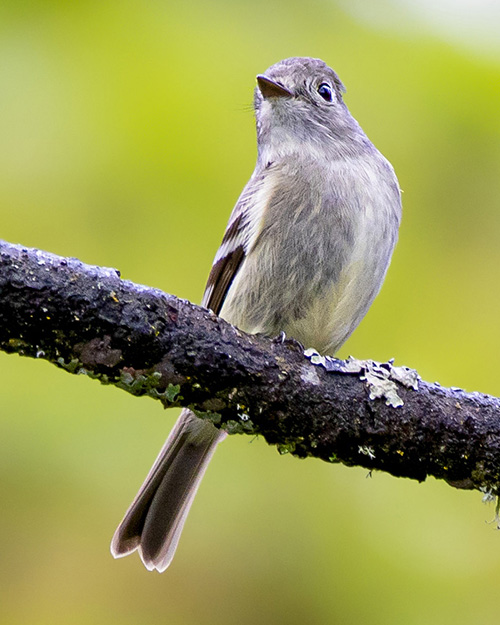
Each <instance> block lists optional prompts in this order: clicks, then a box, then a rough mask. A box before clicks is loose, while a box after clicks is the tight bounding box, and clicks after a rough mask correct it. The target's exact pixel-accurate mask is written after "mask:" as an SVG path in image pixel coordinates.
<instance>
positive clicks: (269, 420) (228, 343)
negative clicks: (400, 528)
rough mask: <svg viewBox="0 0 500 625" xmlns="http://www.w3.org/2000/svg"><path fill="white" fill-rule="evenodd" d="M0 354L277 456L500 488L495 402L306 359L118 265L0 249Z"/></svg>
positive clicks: (383, 371)
mask: <svg viewBox="0 0 500 625" xmlns="http://www.w3.org/2000/svg"><path fill="white" fill-rule="evenodd" d="M0 349H2V350H3V351H5V352H9V353H17V354H20V355H23V356H31V357H33V358H43V359H45V360H48V361H50V362H52V363H53V364H55V365H56V366H58V367H60V368H62V369H65V370H66V371H68V372H70V373H74V374H86V375H88V376H90V377H93V378H96V379H98V380H100V381H101V382H103V383H105V384H114V385H115V386H118V387H120V388H122V389H124V390H126V391H128V392H130V393H132V394H134V395H148V396H150V397H153V398H156V399H159V400H160V401H161V402H162V403H163V404H164V406H166V407H168V406H187V407H189V408H191V409H193V410H194V411H195V412H196V413H197V414H198V415H199V416H200V417H203V418H208V419H211V420H212V421H213V422H214V423H215V424H216V425H218V426H220V427H224V428H226V429H227V430H228V431H229V432H230V433H247V434H252V435H255V434H259V435H262V436H263V437H264V438H265V439H266V440H267V441H268V443H270V444H272V445H276V446H277V447H278V450H279V451H280V452H282V453H286V452H289V453H292V454H294V455H296V456H299V457H307V456H312V457H316V458H321V459H323V460H326V461H328V462H342V463H344V464H346V465H359V466H363V467H366V468H368V469H370V470H375V469H378V470H382V471H386V472H388V473H390V474H392V475H395V476H402V477H409V478H413V479H416V480H420V481H422V480H424V479H425V478H426V477H427V476H428V475H432V476H434V477H436V478H440V479H445V480H446V481H448V482H449V483H450V484H452V485H454V486H456V487H459V488H476V489H480V490H482V491H484V492H488V493H492V494H497V491H498V484H499V482H500V400H499V399H497V398H494V397H490V396H487V395H483V394H479V393H466V392H464V391H462V390H460V389H446V388H443V387H441V386H439V385H437V384H429V383H427V382H423V381H421V380H419V379H418V376H416V374H415V372H412V371H411V370H409V369H406V368H404V367H394V366H393V364H392V363H383V364H380V363H373V362H371V361H355V360H352V361H339V360H336V359H328V360H325V359H322V358H320V357H319V356H317V355H315V354H312V355H311V354H308V357H307V356H305V355H304V351H303V350H302V348H301V346H299V345H298V344H296V343H294V342H293V341H287V340H282V339H269V338H266V337H261V336H249V335H247V334H244V333H243V332H240V331H239V330H238V329H236V328H234V327H233V326H231V325H229V324H228V323H226V322H225V321H223V320H222V319H220V318H219V317H217V316H215V315H214V314H213V313H211V312H210V311H207V310H205V309H203V308H200V307H199V306H195V305H194V304H191V303H190V302H187V301H183V300H180V299H178V298H176V297H174V296H172V295H167V294H165V293H163V292H161V291H159V290H156V289H152V288H148V287H144V286H140V285H137V284H134V283H132V282H128V281H126V280H122V279H121V278H120V274H119V272H118V271H116V270H114V269H106V268H102V267H94V266H90V265H85V264H83V263H81V262H80V261H78V260H76V259H71V258H62V257H59V256H55V255H53V254H49V253H47V252H42V251H39V250H35V249H27V248H23V247H21V246H17V245H12V244H8V243H2V242H0Z"/></svg>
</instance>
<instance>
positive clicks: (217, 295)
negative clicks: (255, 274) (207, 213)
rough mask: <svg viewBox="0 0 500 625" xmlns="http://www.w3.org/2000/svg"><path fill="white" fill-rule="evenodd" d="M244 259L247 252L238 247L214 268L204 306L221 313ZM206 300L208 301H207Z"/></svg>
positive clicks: (216, 263) (208, 283)
mask: <svg viewBox="0 0 500 625" xmlns="http://www.w3.org/2000/svg"><path fill="white" fill-rule="evenodd" d="M244 258H245V250H244V249H243V246H242V245H238V246H237V247H236V248H235V249H234V250H233V251H231V252H230V253H228V254H227V255H226V256H223V257H222V258H221V259H220V260H218V261H216V262H215V263H214V265H213V266H212V271H211V272H210V275H209V276H208V281H207V288H206V291H205V296H204V298H203V303H204V306H206V307H207V308H210V309H211V310H213V311H214V313H216V314H217V315H218V314H219V313H220V311H221V308H222V305H223V304H224V300H225V298H226V295H227V292H228V291H229V287H230V286H231V283H232V282H233V280H234V277H235V276H236V273H237V272H238V269H239V267H240V265H241V262H242V261H243V259H244ZM205 298H206V299H207V301H205Z"/></svg>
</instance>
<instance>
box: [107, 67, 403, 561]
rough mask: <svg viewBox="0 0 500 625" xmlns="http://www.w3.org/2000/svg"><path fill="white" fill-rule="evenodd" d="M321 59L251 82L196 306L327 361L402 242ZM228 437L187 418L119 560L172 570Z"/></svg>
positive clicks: (168, 446) (387, 171) (379, 167)
mask: <svg viewBox="0 0 500 625" xmlns="http://www.w3.org/2000/svg"><path fill="white" fill-rule="evenodd" d="M344 93H345V87H344V85H343V83H342V82H341V80H340V78H339V77H338V75H337V74H336V73H335V72H334V71H333V70H332V69H331V68H330V67H329V66H328V65H327V64H326V63H325V62H324V61H322V60H320V59H315V58H309V57H292V58H288V59H284V60H282V61H280V62H278V63H275V64H274V65H272V66H271V67H269V68H268V69H267V70H266V71H265V72H264V73H263V74H259V75H258V76H257V86H256V87H255V91H254V103H253V104H254V110H255V119H256V131H257V161H256V165H255V169H254V172H253V173H252V175H251V177H250V179H249V181H248V183H247V184H246V186H245V187H244V189H243V191H242V193H241V195H240V196H239V199H238V200H237V202H236V205H235V207H234V209H233V211H232V213H231V215H230V217H229V221H228V224H227V228H226V231H225V233H224V236H223V239H222V242H221V244H220V247H219V249H218V251H217V253H216V255H215V258H214V262H213V265H212V268H211V271H210V274H209V276H208V281H207V284H206V289H205V293H204V296H203V301H202V305H203V306H204V307H206V308H209V309H211V310H212V311H213V312H214V313H216V314H218V315H220V316H221V317H222V318H224V319H225V320H226V321H228V322H229V323H231V324H233V325H235V326H237V327H238V328H239V329H240V330H243V331H245V332H248V333H259V334H264V335H267V336H270V337H276V336H278V335H280V334H281V333H284V335H285V336H286V337H288V338H290V339H294V340H296V341H297V342H299V343H300V344H301V345H303V346H305V347H306V348H313V349H315V350H316V351H317V352H318V353H320V354H325V355H333V354H335V352H336V351H337V350H338V349H339V347H340V346H341V345H342V344H343V343H344V342H345V341H346V340H347V338H348V337H349V336H350V334H351V333H352V332H353V330H354V329H355V328H356V326H357V325H358V324H359V322H360V321H361V319H362V318H363V317H364V315H365V314H366V312H367V310H368V308H369V306H370V305H371V303H372V302H373V300H374V298H375V296H376V295H377V293H378V292H379V290H380V288H381V285H382V282H383V280H384V277H385V275H386V272H387V269H388V267H389V263H390V260H391V256H392V252H393V249H394V246H395V244H396V241H397V238H398V231H399V224H400V220H401V210H402V209H401V192H400V188H399V183H398V180H397V178H396V174H395V173H394V169H393V167H392V165H391V164H390V163H389V161H388V160H386V158H385V157H384V156H383V155H382V154H381V153H380V152H379V151H378V150H377V149H376V148H375V146H374V145H373V144H372V143H371V141H370V140H369V139H368V137H367V136H366V134H365V133H364V132H363V130H362V129H361V127H360V126H359V124H358V122H357V121H356V120H355V119H354V118H353V116H352V115H351V114H350V112H349V110H348V108H347V106H346V104H345V103H344V100H343V96H344ZM225 437H226V433H225V432H224V431H223V430H219V429H217V428H216V427H215V426H214V425H213V424H212V423H211V422H209V421H207V420H202V419H200V418H198V417H196V416H195V415H194V414H193V413H192V412H191V411H189V410H188V409H183V410H182V412H181V414H180V417H179V418H178V420H177V422H176V424H175V425H174V427H173V429H172V432H171V433H170V435H169V437H168V438H167V441H166V442H165V444H164V446H163V448H162V449H161V451H160V454H159V456H158V458H157V460H156V462H155V463H154V465H153V467H152V468H151V470H150V472H149V474H148V476H147V477H146V480H145V481H144V484H143V485H142V487H141V489H140V490H139V492H138V494H137V495H136V497H135V499H134V500H133V502H132V504H131V506H130V507H129V509H128V510H127V512H126V514H125V516H124V518H123V520H122V522H121V523H120V525H119V527H118V529H117V530H116V532H115V534H114V536H113V539H112V543H111V552H112V554H113V556H114V557H122V556H126V555H128V554H130V553H132V552H134V551H136V550H137V551H138V552H139V555H140V557H141V559H142V561H143V563H144V565H145V566H146V568H147V569H149V570H157V571H159V572H163V571H164V570H165V569H166V568H167V567H168V566H169V565H170V563H171V561H172V559H173V556H174V553H175V550H176V548H177V545H178V542H179V538H180V535H181V532H182V529H183V526H184V523H185V520H186V517H187V514H188V512H189V509H190V507H191V504H192V502H193V498H194V496H195V494H196V491H197V489H198V487H199V485H200V481H201V479H202V477H203V475H204V473H205V470H206V468H207V465H208V463H209V461H210V459H211V458H212V455H213V453H214V452H215V449H216V447H217V445H218V444H219V443H220V442H221V441H222V440H223V439H224V438H225Z"/></svg>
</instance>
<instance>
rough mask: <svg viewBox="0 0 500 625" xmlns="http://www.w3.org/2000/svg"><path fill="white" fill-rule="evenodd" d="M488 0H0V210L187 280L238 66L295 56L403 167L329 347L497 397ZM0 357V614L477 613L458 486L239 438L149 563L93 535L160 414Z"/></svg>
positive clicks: (239, 150)
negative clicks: (316, 60) (167, 548)
mask: <svg viewBox="0 0 500 625" xmlns="http://www.w3.org/2000/svg"><path fill="white" fill-rule="evenodd" d="M497 4H498V3H497ZM492 5H493V3H487V2H482V1H479V0H477V1H476V2H472V1H471V0H469V1H468V2H467V0H456V1H455V3H451V2H450V1H449V0H448V1H447V2H445V1H444V0H441V1H440V2H439V1H438V2H434V3H431V2H429V1H427V0H426V1H422V2H421V3H418V2H411V1H410V0H406V1H403V0H400V1H397V0H385V1H384V0H381V1H375V0H372V1H371V2H370V0H365V1H362V0H356V1H354V0H353V1H352V2H349V0H344V1H343V2H340V1H339V2H335V1H333V0H330V1H326V0H323V1H320V0H312V1H310V2H307V3H303V2H297V1H296V0H286V1H284V0H281V1H278V2H274V3H271V2H262V1H260V0H254V1H253V2H248V1H244V0H236V1H233V2H229V1H224V0H217V1H213V2H209V3H207V2H202V1H200V0H192V1H191V2H185V3H180V2H179V3H173V2H162V1H160V0H150V1H149V2H147V1H146V0H142V1H138V0H120V1H118V0H115V1H100V2H97V1H96V2H77V1H75V2H63V1H59V2H58V1H55V0H54V1H51V0H45V1H44V2H28V1H23V0H15V1H14V0H11V1H8V0H3V2H2V3H1V5H0V138H1V148H0V161H1V162H0V203H1V215H0V216H1V222H0V223H1V228H0V236H1V237H2V238H4V239H6V240H9V241H12V242H20V243H23V244H25V245H29V246H36V247H40V248H42V249H46V250H50V251H52V252H55V253H57V254H62V255H70V256H76V257H78V258H80V259H81V260H83V261H85V262H88V263H92V264H99V265H106V266H112V267H117V268H119V269H120V270H121V271H122V275H123V276H124V277H125V278H127V279H131V280H135V281H137V282H140V283H143V284H148V285H151V286H155V287H159V288H162V289H164V290H166V291H168V292H171V293H175V294H176V295H179V296H181V297H185V298H189V299H192V300H194V301H199V300H200V297H201V293H202V290H203V286H204V281H205V279H206V276H207V274H208V270H209V267H210V263H211V261H212V257H213V254H214V252H215V250H216V248H217V246H218V244H219V241H220V238H221V236H222V233H223V229H224V227H225V224H226V220H227V217H228V215H229V212H230V210H231V208H232V206H233V204H234V202H235V200H236V198H237V196H238V194H239V192H240V190H241V188H242V187H243V185H244V184H245V182H246V180H247V179H248V177H249V175H250V173H251V171H252V169H253V165H254V160H255V136H254V123H253V118H252V112H251V107H250V105H251V101H252V90H253V87H254V84H255V82H254V80H255V75H256V74H257V73H259V72H262V71H263V70H265V69H266V67H268V66H269V65H270V64H272V63H274V62H276V61H278V60H280V59H281V58H284V57H287V56H292V55H308V56H318V57H321V58H323V59H324V60H326V61H327V62H328V63H329V64H330V65H332V66H333V67H334V68H335V69H336V70H337V72H338V73H339V74H340V76H341V78H342V80H343V81H344V82H345V84H346V85H347V88H348V92H347V95H346V102H347V103H348V105H349V107H350V109H351V111H352V113H353V114H354V115H355V117H356V118H357V119H358V120H359V121H360V123H361V124H362V126H363V128H364V129H365V131H366V132H367V134H368V135H369V136H370V138H371V139H372V140H373V141H374V143H375V144H376V145H377V147H379V149H380V150H381V151H382V152H383V153H384V154H385V155H386V156H387V157H388V158H389V159H390V160H391V161H392V163H393V164H394V166H395V169H396V171H397V173H398V176H399V179H400V183H401V186H402V188H403V190H404V196H403V201H404V219H403V224H402V228H401V235H400V242H399V245H398V248H397V250H396V253H395V255H394V259H393V263H392V266H391V269H390V271H389V274H388V277H387V280H386V283H385V286H384V288H383V289H382V293H381V295H380V296H379V297H378V299H377V301H376V303H375V304H374V306H373V307H372V309H371V311H370V312H369V314H368V316H367V318H366V319H365V321H363V323H362V324H361V326H360V328H359V329H358V330H357V331H356V332H355V334H354V336H353V337H352V338H351V339H350V340H349V342H348V343H347V344H346V345H345V347H344V348H343V349H342V352H341V354H342V355H347V354H353V355H355V356H357V357H361V358H365V357H371V358H375V359H379V360H383V359H387V358H389V357H395V358H396V361H397V363H399V364H406V365H410V366H412V367H415V368H417V369H418V371H419V372H420V374H421V375H422V377H423V378H425V379H428V380H431V381H433V380H439V381H440V382H441V383H442V384H445V385H454V386H461V387H465V388H466V389H468V390H479V391H483V392H486V393H491V394H494V395H500V379H499V375H500V374H499V367H498V364H499V352H500V328H499V324H498V321H499V309H500V291H499V288H498V285H499V282H500V245H499V241H500V211H499V206H500V200H499V197H500V121H499V120H500V46H499V45H498V41H497V38H498V32H499V29H500V13H499V12H498V10H497V9H495V7H493V6H492ZM457 15H458V17H457ZM492 32H493V33H496V36H495V37H492V36H491V35H492ZM0 372H1V380H2V384H1V396H0V499H1V502H2V504H1V514H0V554H1V555H0V558H1V560H0V622H1V623H2V625H3V623H5V624H9V625H10V624H12V625H15V624H23V625H25V624H26V623H30V624H31V623H34V624H42V623H43V624H45V623H47V624H51V625H55V624H59V623H61V624H62V623H68V622H71V623H74V624H80V623H82V624H83V623H85V624H86V623H96V624H101V623H102V624H114V623H120V624H121V623H123V624H127V625H128V624H132V623H134V624H135V623H138V624H141V625H149V624H150V623H151V624H152V623H169V625H176V624H182V625H188V624H190V623H208V624H212V623H213V624H223V625H224V624H226V623H227V624H233V623H238V624H243V625H246V624H250V623H252V624H254V623H263V624H268V623H278V624H280V623H287V624H289V625H294V624H295V623H297V624H299V623H301V624H302V623H308V624H323V623H327V624H330V623H342V624H346V625H350V624H351V623H352V624H357V623H364V624H367V625H375V624H393V623H395V624H396V623H397V624H401V623H404V624H405V625H413V624H420V623H426V624H430V625H433V624H438V623H439V624H440V625H446V624H448V623H450V624H451V623H453V624H454V625H461V624H469V623H477V622H492V621H493V619H496V618H498V588H499V584H500V533H499V532H497V531H495V529H494V528H495V526H494V524H488V523H487V522H488V521H491V519H492V518H493V516H494V509H493V507H492V506H489V507H488V506H485V505H483V504H482V503H481V496H480V494H479V493H475V492H474V493H470V492H461V491H456V490H453V489H452V488H450V487H449V486H446V485H444V484H442V483H438V482H435V481H433V480H429V481H428V482H427V483H425V484H417V483H414V482H410V481H407V480H398V479H394V478H391V477H389V476H386V475H382V474H374V475H373V476H372V477H371V479H367V472H366V470H363V469H348V468H345V467H342V466H329V465H327V464H324V463H321V462H320V461H316V460H306V461H299V460H296V459H294V458H292V457H280V456H279V455H278V454H277V453H276V451H275V450H274V449H273V448H270V447H268V446H267V445H266V444H265V442H263V441H262V440H254V441H251V440H250V439H249V438H247V437H233V438H230V439H229V440H228V441H227V442H226V443H224V445H222V446H221V447H220V448H219V451H218V453H217V454H216V456H215V458H214V461H213V463H212V465H211V467H210V470H209V472H208V474H207V476H206V478H205V480H204V483H203V485H202V488H201V489H200V492H199V495H198V497H197V500H196V503H195V505H194V507H193V510H192V512H191V515H190V517H189V520H188V522H187V526H186V530H185V533H184V535H183V538H182V540H181V543H180V547H179V550H178V553H177V557H176V559H175V560H174V563H173V566H172V567H171V569H169V570H168V571H167V572H166V573H164V574H163V575H158V574H153V573H148V572H147V571H146V570H145V569H144V568H143V567H142V565H141V564H140V562H139V559H138V558H137V557H135V556H134V557H130V558H126V559H124V560H119V561H115V560H113V559H112V557H111V556H110V554H109V541H110V539H111V536H112V534H113V531H114V529H115V527H116V525H117V523H118V522H119V521H120V519H121V517H122V515H123V513H124V512H125V509H126V507H127V506H128V504H129V503H130V501H131V499H132V497H133V496H134V494H135V492H136V490H137V488H138V487H139V486H140V484H141V482H142V480H143V478H144V477H145V475H146V472H147V471H148V469H149V467H150V465H151V463H152V462H153V460H154V458H155V456H156V453H157V451H158V450H159V448H160V446H161V445H162V443H163V441H164V439H165V437H166V435H167V433H168V430H169V428H170V427H171V425H172V424H173V422H174V418H175V416H176V415H175V414H174V412H173V411H172V412H168V413H165V412H164V411H163V410H162V409H161V407H160V405H159V404H158V403H156V402H152V401H148V400H145V399H142V400H141V399H136V398H133V397H131V396H128V395H126V394H125V393H123V392H121V391H118V390H116V389H114V388H109V387H104V386H100V385H99V384H98V383H96V382H92V381H90V380H88V379H86V378H85V379H84V378H78V377H74V376H70V375H66V374H65V373H63V372H62V371H60V370H57V369H55V368H54V367H51V366H50V365H48V364H47V363H45V362H41V361H31V360H28V359H22V358H19V357H17V356H7V355H5V354H0Z"/></svg>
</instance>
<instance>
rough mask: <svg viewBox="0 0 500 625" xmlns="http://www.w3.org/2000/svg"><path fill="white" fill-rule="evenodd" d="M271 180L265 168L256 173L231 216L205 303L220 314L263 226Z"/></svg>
mask: <svg viewBox="0 0 500 625" xmlns="http://www.w3.org/2000/svg"><path fill="white" fill-rule="evenodd" d="M270 191H271V184H270V179H269V176H266V174H265V172H263V173H260V174H257V173H254V175H253V176H252V177H251V178H250V180H249V181H248V184H247V185H246V187H245V188H244V189H243V192H242V194H241V195H240V197H239V199H238V201H237V203H236V206H235V207H234V209H233V212H232V213H231V216H230V217H229V222H228V224H227V228H226V232H225V233H224V237H223V239H222V242H221V244H220V247H219V249H218V251H217V254H216V255H215V258H214V262H213V265H212V270H211V272H210V275H209V276H208V280H207V285H206V287H205V293H204V295H203V300H202V306H205V307H206V308H210V309H211V310H213V311H214V312H215V313H216V314H219V313H220V311H221V308H222V305H223V304H224V300H225V298H226V296H227V293H228V291H229V289H230V287H231V284H232V282H233V280H234V278H235V276H236V274H237V273H238V271H239V270H240V268H241V265H242V263H243V261H244V260H245V258H246V256H247V255H248V254H249V253H250V251H251V249H252V248H253V246H254V244H255V241H256V240H257V238H258V235H259V233H260V230H261V224H262V217H263V214H264V211H265V208H266V205H267V203H268V199H269V196H270Z"/></svg>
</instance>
